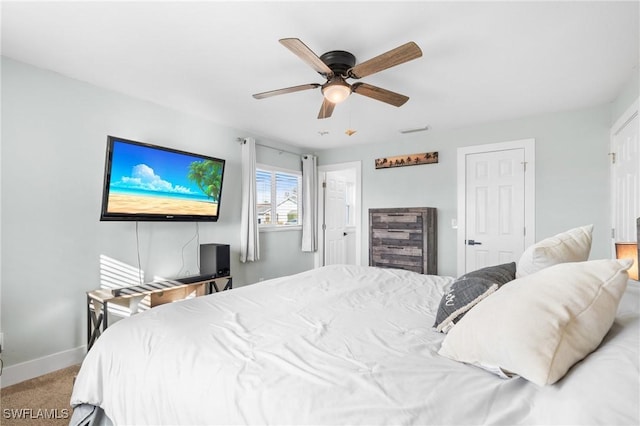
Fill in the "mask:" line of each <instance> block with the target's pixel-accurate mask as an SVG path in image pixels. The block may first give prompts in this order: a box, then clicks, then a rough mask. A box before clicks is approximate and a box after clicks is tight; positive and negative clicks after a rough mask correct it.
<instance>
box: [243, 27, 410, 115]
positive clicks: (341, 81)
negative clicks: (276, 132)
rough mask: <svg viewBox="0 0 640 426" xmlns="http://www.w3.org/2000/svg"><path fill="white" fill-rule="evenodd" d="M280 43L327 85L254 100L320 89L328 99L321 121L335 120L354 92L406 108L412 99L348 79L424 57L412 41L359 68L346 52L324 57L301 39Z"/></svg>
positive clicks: (302, 87)
mask: <svg viewBox="0 0 640 426" xmlns="http://www.w3.org/2000/svg"><path fill="white" fill-rule="evenodd" d="M279 41H280V43H281V44H282V45H283V46H285V47H286V48H287V49H289V50H290V51H292V52H293V53H294V54H295V55H297V56H298V57H299V58H300V59H302V60H303V61H305V62H306V63H307V64H308V65H309V66H311V68H313V69H314V70H316V71H317V72H318V73H319V74H320V75H322V76H323V77H324V78H326V79H327V82H326V83H324V84H319V83H309V84H302V85H300V86H293V87H287V88H284V89H278V90H271V91H268V92H262V93H256V94H254V95H253V97H254V98H256V99H264V98H268V97H271V96H276V95H284V94H286V93H293V92H299V91H301V90H308V89H317V88H318V87H319V88H320V90H321V91H322V94H323V96H324V99H323V101H322V106H321V107H320V112H319V113H318V118H329V117H331V114H332V113H333V109H334V107H335V105H336V104H338V103H340V102H342V101H344V100H345V99H346V98H347V97H348V96H349V95H350V94H351V93H352V92H353V93H357V94H359V95H363V96H367V97H369V98H372V99H375V100H378V101H382V102H386V103H388V104H390V105H393V106H396V107H399V106H402V105H404V103H405V102H407V101H408V100H409V97H408V96H404V95H401V94H399V93H395V92H392V91H391V90H387V89H383V88H380V87H376V86H373V85H371V84H367V83H360V82H358V83H353V84H349V83H347V81H346V80H347V79H360V78H362V77H366V76H368V75H371V74H374V73H377V72H380V71H382V70H386V69H387V68H391V67H394V66H396V65H400V64H403V63H405V62H408V61H411V60H413V59H416V58H419V57H421V56H422V50H420V48H419V47H418V45H417V44H415V43H414V42H412V41H410V42H408V43H405V44H403V45H402V46H399V47H396V48H395V49H391V50H389V51H388V52H385V53H383V54H381V55H378V56H376V57H374V58H371V59H369V60H368V61H365V62H362V63H359V64H357V65H356V57H355V56H354V55H353V54H351V53H349V52H346V51H344V50H332V51H330V52H327V53H324V54H322V55H321V56H317V55H316V54H315V53H313V51H312V50H311V49H309V48H308V47H307V46H306V45H305V44H304V43H303V42H302V41H301V40H300V39H297V38H283V39H281V40H279Z"/></svg>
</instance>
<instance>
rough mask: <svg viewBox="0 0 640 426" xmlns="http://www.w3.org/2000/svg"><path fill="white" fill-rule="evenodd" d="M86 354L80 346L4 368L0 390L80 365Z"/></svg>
mask: <svg viewBox="0 0 640 426" xmlns="http://www.w3.org/2000/svg"><path fill="white" fill-rule="evenodd" d="M86 354H87V347H86V346H80V347H77V348H74V349H69V350H67V351H62V352H58V353H55V354H52V355H47V356H45V357H42V358H37V359H34V360H31V361H27V362H23V363H20V364H16V365H12V366H9V367H5V368H4V370H3V371H2V376H0V388H5V387H7V386H11V385H15V384H16V383H20V382H24V381H25V380H29V379H33V378H34V377H38V376H42V375H43V374H47V373H52V372H54V371H56V370H61V369H63V368H67V367H71V366H72V365H75V364H80V363H81V362H82V360H83V359H84V356H85V355H86Z"/></svg>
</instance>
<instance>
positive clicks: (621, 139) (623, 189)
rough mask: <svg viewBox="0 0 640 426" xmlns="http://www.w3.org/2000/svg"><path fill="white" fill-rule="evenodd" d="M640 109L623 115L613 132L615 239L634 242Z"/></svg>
mask: <svg viewBox="0 0 640 426" xmlns="http://www.w3.org/2000/svg"><path fill="white" fill-rule="evenodd" d="M638 126H639V123H638V109H637V103H636V104H635V112H634V111H633V110H631V111H630V112H629V111H628V112H627V114H625V115H623V117H622V122H621V123H617V124H616V125H615V126H614V127H613V131H612V135H611V152H610V155H611V183H612V188H611V195H612V197H611V203H612V206H611V207H612V209H611V211H612V220H613V223H612V233H611V237H612V239H613V242H635V241H636V239H637V234H636V218H638V217H640V141H639V140H638Z"/></svg>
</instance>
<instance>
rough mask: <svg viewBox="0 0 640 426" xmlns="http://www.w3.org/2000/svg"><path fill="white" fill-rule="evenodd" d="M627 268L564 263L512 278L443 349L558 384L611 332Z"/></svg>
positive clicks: (622, 263) (611, 263)
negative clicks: (518, 277) (557, 382)
mask: <svg viewBox="0 0 640 426" xmlns="http://www.w3.org/2000/svg"><path fill="white" fill-rule="evenodd" d="M630 266H631V260H629V259H624V260H609V259H605V260H593V261H589V262H578V263H561V264H559V265H555V266H551V267H549V268H546V269H543V270H542V271H540V272H538V273H536V274H532V275H528V276H526V277H524V278H520V279H516V280H514V281H511V282H509V283H507V284H505V285H504V286H502V287H501V288H500V290H498V291H497V292H495V293H494V294H492V295H491V296H489V297H487V298H486V299H484V300H483V301H482V302H480V303H478V304H477V305H476V306H475V307H474V308H473V309H471V310H470V311H469V312H467V314H466V315H465V316H464V317H463V318H462V319H461V320H460V321H459V322H458V323H457V324H456V326H455V327H453V328H452V329H451V330H450V331H449V333H448V334H447V336H446V337H445V339H444V341H443V342H442V347H441V348H440V351H439V352H438V353H439V354H440V355H442V356H445V357H447V358H450V359H453V360H455V361H460V362H465V363H469V364H473V365H477V366H480V367H483V368H486V369H488V370H498V371H499V369H502V370H503V371H504V372H507V373H513V374H516V375H519V376H522V377H524V378H525V379H527V380H529V381H531V382H534V383H536V384H538V385H541V386H542V385H548V384H552V383H555V382H556V381H558V380H559V379H561V378H562V377H563V376H564V375H565V374H566V372H567V371H568V370H569V368H571V366H572V365H573V364H575V363H576V362H578V361H580V360H581V359H583V358H584V357H586V356H587V355H588V354H589V353H591V352H592V351H593V350H595V349H596V348H597V347H598V345H599V344H600V342H601V341H602V339H603V338H604V336H605V335H606V334H607V332H608V331H609V328H610V327H611V325H612V324H613V321H614V319H615V316H616V311H617V309H618V303H619V302H620V298H621V297H622V294H623V292H624V291H625V289H626V287H627V281H628V275H627V272H626V270H627V269H628V268H629V267H630Z"/></svg>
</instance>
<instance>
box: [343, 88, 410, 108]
mask: <svg viewBox="0 0 640 426" xmlns="http://www.w3.org/2000/svg"><path fill="white" fill-rule="evenodd" d="M351 91H352V92H354V93H357V94H359V95H362V96H367V97H369V98H372V99H375V100H377V101H382V102H386V103H388V104H390V105H393V106H396V107H399V106H402V105H404V104H405V102H407V101H408V100H409V97H408V96H405V95H401V94H399V93H396V92H392V91H391V90H387V89H382V88H380V87H376V86H372V85H371V84H367V83H354V84H352V85H351Z"/></svg>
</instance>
